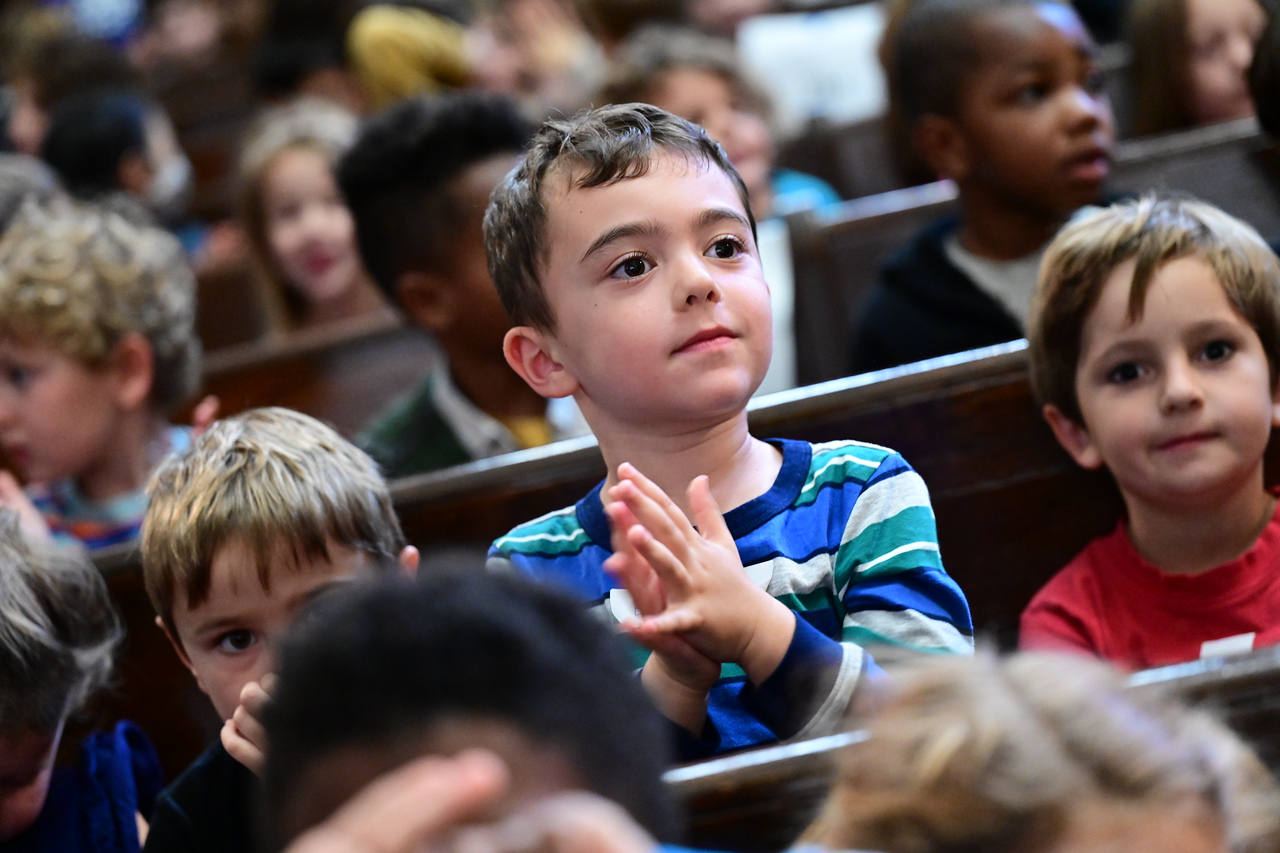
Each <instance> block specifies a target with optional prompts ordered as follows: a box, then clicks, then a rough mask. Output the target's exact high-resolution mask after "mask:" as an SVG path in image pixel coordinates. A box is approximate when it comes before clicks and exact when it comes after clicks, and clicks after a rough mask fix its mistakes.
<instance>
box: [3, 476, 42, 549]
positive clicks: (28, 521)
mask: <svg viewBox="0 0 1280 853" xmlns="http://www.w3.org/2000/svg"><path fill="white" fill-rule="evenodd" d="M0 507H3V508H4V509H7V510H11V511H12V512H14V513H16V514H17V516H18V526H19V528H21V530H22V535H23V536H25V537H27V539H28V540H29V541H31V542H49V541H51V540H52V539H53V533H51V532H50V530H49V525H47V524H45V521H44V516H43V515H41V514H40V510H38V509H36V505H35V504H33V503H32V502H31V498H29V497H27V493H26V492H24V491H23V490H22V486H20V485H19V484H18V480H17V478H15V477H14V476H13V474H11V473H9V472H8V471H0Z"/></svg>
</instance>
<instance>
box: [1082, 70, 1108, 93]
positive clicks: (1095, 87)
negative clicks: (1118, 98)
mask: <svg viewBox="0 0 1280 853" xmlns="http://www.w3.org/2000/svg"><path fill="white" fill-rule="evenodd" d="M1084 90H1085V91H1086V92H1088V93H1089V94H1090V95H1093V96H1094V97H1095V98H1096V97H1098V96H1099V95H1102V94H1105V93H1106V90H1107V83H1106V78H1105V77H1103V76H1102V72H1101V71H1099V70H1098V69H1096V68H1091V69H1089V73H1088V74H1086V75H1085V78H1084Z"/></svg>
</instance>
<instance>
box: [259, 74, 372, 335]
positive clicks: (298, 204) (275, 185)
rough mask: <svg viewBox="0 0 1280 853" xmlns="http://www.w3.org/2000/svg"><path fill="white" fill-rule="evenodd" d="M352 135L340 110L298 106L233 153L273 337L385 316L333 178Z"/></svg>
mask: <svg viewBox="0 0 1280 853" xmlns="http://www.w3.org/2000/svg"><path fill="white" fill-rule="evenodd" d="M355 132H356V118H355V116H353V115H352V114H350V113H348V112H347V111H346V110H344V109H342V108H340V107H337V106H335V105H333V104H331V103H329V102H327V101H321V100H316V99H309V100H300V101H297V102H295V103H293V104H290V105H288V106H285V107H279V108H276V109H274V110H271V111H268V112H267V113H265V114H264V115H263V117H262V120H261V121H260V122H259V124H258V126H257V128H255V130H254V131H253V132H252V133H251V135H250V137H249V140H248V141H247V142H246V143H245V146H244V150H243V151H242V152H241V154H240V164H239V207H240V210H239V213H240V220H241V222H242V224H243V225H244V229H245V233H246V235H247V236H248V238H249V248H250V251H251V254H252V259H253V263H254V266H255V268H256V270H257V272H258V275H259V278H260V279H261V281H262V283H263V286H264V288H265V296H266V297H267V299H268V300H269V301H271V302H272V303H273V307H274V309H275V311H276V313H277V315H278V316H277V317H276V326H277V328H278V329H279V330H280V331H285V332H288V331H293V330H296V329H304V328H310V327H313V326H319V325H324V324H325V323H332V322H334V321H337V320H345V319H349V318H353V317H360V316H366V315H369V314H378V313H382V312H388V309H387V304H386V301H385V300H384V299H383V298H382V295H381V294H380V293H379V292H378V288H377V287H376V286H374V284H373V282H372V281H371V280H370V278H369V274H368V273H367V272H366V271H365V268H364V266H363V265H362V264H361V262H360V253H359V251H358V250H357V249H356V239H355V227H354V225H353V224H352V221H351V212H350V211H349V210H347V207H346V205H345V204H343V201H342V196H341V194H340V193H339V192H338V186H337V184H336V183H335V182H334V179H333V164H334V163H335V162H336V161H337V159H338V157H339V156H341V154H342V152H343V151H345V150H346V149H347V148H348V147H349V146H350V145H351V140H352V139H353V138H354V137H355ZM388 314H389V312H388Z"/></svg>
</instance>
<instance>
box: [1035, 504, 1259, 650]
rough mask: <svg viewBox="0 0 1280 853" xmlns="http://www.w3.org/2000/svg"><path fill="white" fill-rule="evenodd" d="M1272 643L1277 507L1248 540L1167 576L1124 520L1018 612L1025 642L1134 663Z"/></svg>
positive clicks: (1094, 541) (1041, 647) (1091, 544)
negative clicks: (1189, 571) (1200, 569)
mask: <svg viewBox="0 0 1280 853" xmlns="http://www.w3.org/2000/svg"><path fill="white" fill-rule="evenodd" d="M1250 634H1252V635H1253V636H1252V637H1249V636H1247V635H1250ZM1228 638H1231V639H1228ZM1215 640H1226V641H1227V642H1225V643H1217V644H1215V643H1213V641H1215ZM1205 643H1209V644H1210V645H1209V646H1208V647H1207V648H1206V647H1205V646H1204V644H1205ZM1275 643H1280V507H1278V508H1277V513H1276V515H1273V516H1272V518H1271V521H1270V522H1268V523H1267V526H1266V527H1265V528H1263V530H1262V534H1261V535H1260V536H1259V537H1258V541H1256V542H1254V543H1253V547H1252V548H1250V549H1249V550H1248V551H1247V552H1245V553H1244V554H1243V555H1242V556H1241V557H1239V558H1238V559H1235V560H1232V561H1231V562H1229V563H1224V564H1223V565H1221V566H1217V567H1216V568H1213V569H1210V570H1209V571H1207V572H1204V573H1202V574H1198V575H1171V574H1167V573H1165V572H1162V571H1161V570H1160V569H1158V568H1156V567H1155V566H1153V565H1152V564H1151V563H1148V562H1147V561H1146V560H1145V559H1143V558H1142V556H1141V555H1140V554H1139V553H1138V551H1137V549H1135V548H1134V547H1133V543H1132V542H1130V541H1129V536H1128V534H1127V533H1126V532H1125V529H1124V522H1123V521H1122V522H1121V523H1120V524H1119V525H1117V526H1116V529H1115V530H1114V531H1112V532H1111V533H1110V534H1108V535H1107V536H1103V537H1101V538H1099V539H1095V540H1093V541H1092V542H1090V543H1089V545H1088V546H1087V547H1086V548H1085V549H1084V550H1083V551H1081V552H1080V553H1079V554H1077V555H1076V556H1075V558H1074V559H1073V560H1072V561H1071V562H1070V563H1068V564H1067V566H1066V568H1064V569H1063V570H1062V571H1060V572H1058V574H1056V575H1054V577H1053V580H1051V581H1049V582H1048V583H1047V584H1045V585H1044V588H1043V589H1041V590H1040V591H1039V592H1038V593H1036V596H1035V598H1033V599H1032V600H1031V603H1030V604H1029V605H1027V609H1026V610H1024V611H1023V612H1022V624H1021V637H1020V645H1021V647H1022V648H1024V649H1058V650H1064V651H1072V650H1076V651H1082V652H1087V653H1089V654H1093V655H1096V656H1098V657H1100V658H1103V659H1104V660H1109V661H1111V662H1112V663H1115V664H1117V665H1119V666H1123V667H1126V668H1128V669H1145V668H1148V667H1153V666H1164V665H1166V664H1171V663H1182V662H1183V661H1189V660H1196V659H1198V658H1200V657H1203V656H1209V655H1212V654H1219V653H1223V652H1234V651H1246V650H1248V649H1250V648H1262V647H1263V646H1269V645H1273V644H1275Z"/></svg>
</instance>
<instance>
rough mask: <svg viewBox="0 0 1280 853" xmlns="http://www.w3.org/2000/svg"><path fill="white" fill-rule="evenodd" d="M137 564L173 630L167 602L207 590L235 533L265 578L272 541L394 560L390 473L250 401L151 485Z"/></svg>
mask: <svg viewBox="0 0 1280 853" xmlns="http://www.w3.org/2000/svg"><path fill="white" fill-rule="evenodd" d="M147 492H148V495H149V496H150V505H149V506H148V507H147V514H146V517H145V518H144V519H143V522H142V567H143V577H144V580H145V581H146V586H147V595H148V596H149V597H150V598H151V603H152V605H153V606H154V607H155V609H156V613H158V614H159V616H160V620H161V621H162V622H163V623H164V626H165V627H166V628H167V629H168V630H169V633H170V635H171V636H173V637H175V638H176V637H177V632H176V630H175V628H174V622H173V603H174V597H175V594H176V591H177V590H178V588H179V587H181V588H182V589H183V590H184V591H185V592H186V596H187V604H188V606H191V607H194V606H196V605H198V604H200V602H202V601H204V600H205V597H206V596H208V594H209V584H210V576H209V569H210V566H211V565H212V563H213V557H214V554H215V553H216V552H217V551H218V549H219V548H221V547H222V546H223V545H225V544H226V543H228V542H230V541H232V540H239V541H242V542H244V544H245V545H246V546H248V547H249V548H250V549H251V550H252V551H253V552H254V554H255V556H256V558H257V564H258V579H259V580H260V581H261V583H262V586H263V588H264V589H265V588H268V585H269V583H270V567H271V561H270V556H271V553H272V549H273V548H274V547H277V546H278V545H279V543H281V542H283V543H285V544H286V545H287V546H289V547H290V548H291V550H292V552H293V554H294V555H295V557H300V556H304V555H305V556H307V557H323V558H325V559H328V558H329V548H328V543H329V542H330V541H333V542H337V543H338V544H340V545H344V546H346V547H349V548H355V549H357V550H359V551H364V552H366V553H368V554H370V555H372V556H373V557H375V558H376V561H377V562H378V563H379V564H380V565H382V564H385V565H390V564H392V563H394V561H395V558H396V556H397V555H398V554H399V552H400V550H401V549H402V548H403V547H404V544H405V543H404V534H403V533H402V532H401V531H400V522H399V520H398V519H397V518H396V514H395V510H394V509H393V508H392V505H391V495H390V494H389V492H388V491H387V484H386V481H385V480H383V478H382V475H381V474H379V473H378V466H377V465H376V464H375V463H374V461H373V460H372V459H370V458H369V457H368V456H367V455H366V454H365V453H364V452H363V451H361V450H359V449H358V448H356V446H355V445H353V444H351V442H349V441H347V440H346V439H344V438H343V437H342V436H340V435H338V433H336V432H335V431H334V430H333V429H332V428H330V427H328V426H326V425H325V424H322V423H321V422H320V421H318V420H316V419H315V418H312V417H308V416H307V415H304V414H301V413H300V412H295V411H291V410H290V409H281V408H266V409H251V410H249V411H247V412H244V413H242V414H239V415H235V416H234V417H230V418H226V419H224V420H220V421H218V422H217V423H215V424H214V425H213V426H211V427H210V428H209V429H208V430H207V431H206V432H205V433H204V434H202V435H200V436H199V437H197V438H196V439H195V440H194V441H193V442H192V445H191V448H190V449H189V450H188V451H187V452H186V453H183V454H179V455H177V456H174V457H171V458H170V459H168V460H167V461H166V462H165V463H164V464H163V465H162V466H161V467H160V469H159V470H158V471H156V473H155V475H154V476H153V477H152V478H151V483H150V485H149V486H148V487H147Z"/></svg>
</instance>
